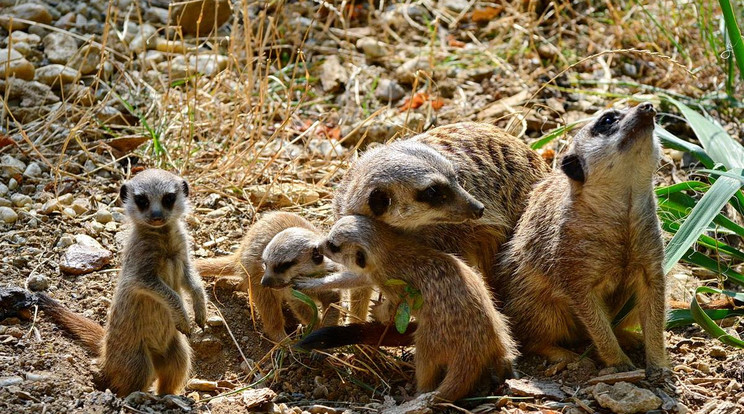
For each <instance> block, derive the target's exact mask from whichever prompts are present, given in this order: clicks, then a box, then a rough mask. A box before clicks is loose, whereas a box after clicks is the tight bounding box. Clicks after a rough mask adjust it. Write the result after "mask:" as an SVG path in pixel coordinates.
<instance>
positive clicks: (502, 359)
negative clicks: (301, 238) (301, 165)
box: [304, 215, 517, 401]
mask: <svg viewBox="0 0 744 414" xmlns="http://www.w3.org/2000/svg"><path fill="white" fill-rule="evenodd" d="M321 249H322V251H323V254H325V255H327V256H328V257H330V258H331V259H332V260H334V261H337V262H338V263H341V264H343V265H344V266H345V267H346V269H348V270H347V271H345V272H343V273H341V276H337V275H333V276H328V278H329V279H331V281H332V282H331V283H333V280H334V279H337V278H338V277H346V278H348V279H350V280H351V281H354V282H355V283H358V286H363V285H365V284H374V285H376V286H378V287H379V288H380V290H381V291H382V292H383V293H384V294H385V296H386V297H387V298H389V299H391V300H392V301H396V300H398V299H399V298H402V295H401V292H402V290H401V287H400V286H390V285H389V284H387V283H386V282H387V281H388V280H390V279H401V280H403V281H404V282H406V283H407V284H408V285H409V286H411V287H413V288H415V289H418V290H419V291H420V292H421V296H422V298H423V305H422V306H421V308H420V309H418V310H416V309H414V310H413V314H414V316H415V317H416V320H417V323H418V327H417V329H416V332H415V333H414V344H415V347H416V383H417V387H418V390H419V391H420V392H429V391H434V390H436V391H437V392H438V397H440V398H442V399H445V400H448V401H454V400H457V399H459V398H462V397H464V396H466V395H467V394H468V393H469V392H471V391H472V390H473V388H474V387H475V385H476V384H477V382H478V381H479V380H480V379H481V378H482V377H483V376H484V374H486V373H487V369H488V368H495V370H496V374H497V375H498V376H499V377H500V378H501V379H502V380H503V379H504V378H506V377H510V376H511V375H512V362H513V360H514V359H515V358H516V356H517V351H516V344H515V343H514V341H513V340H512V338H511V336H510V334H509V327H508V325H507V322H506V319H505V318H504V317H503V316H502V315H501V314H500V313H499V312H498V311H496V309H495V308H494V305H493V298H492V297H491V294H490V292H489V291H488V288H487V287H486V284H485V282H484V281H483V278H482V277H481V276H480V275H479V274H478V273H477V272H475V271H474V270H473V269H472V268H471V267H469V266H468V265H466V264H465V263H464V262H463V261H462V260H460V259H458V258H457V257H456V256H454V255H451V254H447V253H443V252H441V251H439V250H437V249H434V248H430V247H426V246H422V245H419V244H418V240H416V239H415V238H414V237H413V236H409V235H406V234H402V233H399V232H396V231H395V230H394V229H393V228H392V227H390V226H388V225H387V224H385V223H383V222H381V221H379V220H374V219H370V218H368V217H364V216H358V215H357V216H346V217H343V218H342V219H340V220H338V221H337V222H336V224H335V225H334V226H333V228H332V229H331V231H330V233H329V234H328V237H327V239H326V241H325V242H324V243H323V244H322V245H321ZM334 276H336V277H334ZM304 282H309V283H313V282H316V286H315V287H319V286H320V285H321V284H322V283H323V279H304Z"/></svg>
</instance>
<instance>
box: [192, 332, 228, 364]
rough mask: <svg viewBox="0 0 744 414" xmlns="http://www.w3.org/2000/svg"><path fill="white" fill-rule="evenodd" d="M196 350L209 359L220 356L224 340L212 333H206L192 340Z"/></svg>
mask: <svg viewBox="0 0 744 414" xmlns="http://www.w3.org/2000/svg"><path fill="white" fill-rule="evenodd" d="M191 345H192V347H193V348H194V352H195V353H196V354H198V355H200V356H203V357H206V358H207V359H209V358H212V357H215V356H218V355H219V353H220V351H222V341H220V340H219V339H217V338H215V337H214V336H212V335H205V336H204V337H203V338H199V339H197V340H195V341H193V342H192V344H191Z"/></svg>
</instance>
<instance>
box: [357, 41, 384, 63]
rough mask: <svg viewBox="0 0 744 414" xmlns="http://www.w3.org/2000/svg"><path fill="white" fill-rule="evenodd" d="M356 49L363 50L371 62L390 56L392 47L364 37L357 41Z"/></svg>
mask: <svg viewBox="0 0 744 414" xmlns="http://www.w3.org/2000/svg"><path fill="white" fill-rule="evenodd" d="M356 47H357V49H360V50H362V52H364V54H365V55H366V56H367V57H368V58H369V59H370V60H377V59H379V58H381V57H384V56H388V55H389V54H390V46H388V45H387V44H385V43H383V42H380V41H379V40H377V39H375V38H373V37H363V38H361V39H359V40H357V42H356Z"/></svg>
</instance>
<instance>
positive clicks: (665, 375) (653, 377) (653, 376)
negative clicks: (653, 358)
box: [646, 365, 672, 382]
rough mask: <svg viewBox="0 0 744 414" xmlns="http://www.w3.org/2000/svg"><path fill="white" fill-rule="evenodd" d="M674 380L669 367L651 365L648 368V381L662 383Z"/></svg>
mask: <svg viewBox="0 0 744 414" xmlns="http://www.w3.org/2000/svg"><path fill="white" fill-rule="evenodd" d="M671 378H672V370H670V369H669V368H667V367H659V366H655V365H649V366H647V367H646V379H647V380H649V381H651V382H661V381H663V380H666V379H671Z"/></svg>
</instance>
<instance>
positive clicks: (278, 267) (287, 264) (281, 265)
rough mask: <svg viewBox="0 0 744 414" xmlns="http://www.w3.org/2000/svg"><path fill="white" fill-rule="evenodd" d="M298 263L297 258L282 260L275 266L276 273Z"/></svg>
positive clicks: (282, 271)
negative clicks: (288, 260)
mask: <svg viewBox="0 0 744 414" xmlns="http://www.w3.org/2000/svg"><path fill="white" fill-rule="evenodd" d="M296 264H297V260H292V261H291V262H282V263H279V264H278V265H276V266H274V273H276V274H281V273H284V272H286V271H287V270H289V268H290V267H292V266H294V265H296Z"/></svg>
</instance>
